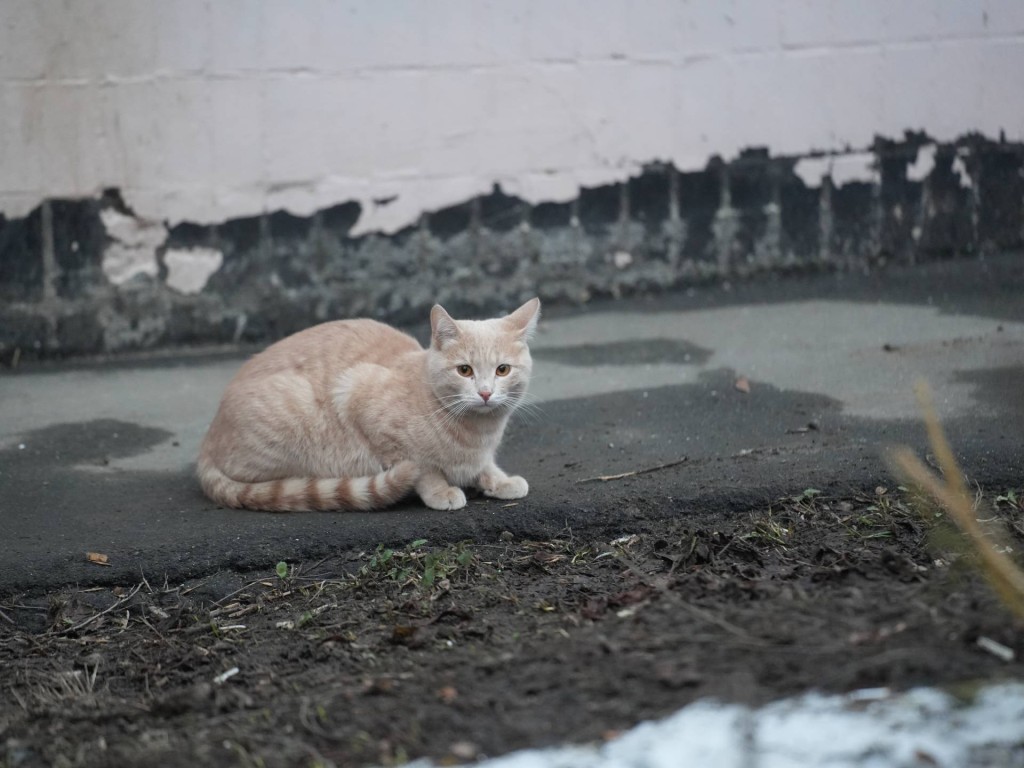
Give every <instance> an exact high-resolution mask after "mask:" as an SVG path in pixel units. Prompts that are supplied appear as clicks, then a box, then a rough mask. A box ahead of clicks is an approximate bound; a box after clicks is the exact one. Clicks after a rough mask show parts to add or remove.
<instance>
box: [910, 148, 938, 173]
mask: <svg viewBox="0 0 1024 768" xmlns="http://www.w3.org/2000/svg"><path fill="white" fill-rule="evenodd" d="M936 150H937V147H936V146H935V145H934V144H925V145H923V146H921V147H919V148H918V150H917V159H916V160H915V161H914V163H913V164H912V165H910V166H908V167H907V180H908V181H924V180H925V179H927V178H928V176H929V175H930V174H931V172H932V171H933V170H934V168H935V152H936Z"/></svg>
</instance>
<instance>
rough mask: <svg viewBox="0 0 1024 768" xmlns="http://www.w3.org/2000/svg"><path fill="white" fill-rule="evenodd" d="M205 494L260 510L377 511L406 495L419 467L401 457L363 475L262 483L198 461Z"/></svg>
mask: <svg viewBox="0 0 1024 768" xmlns="http://www.w3.org/2000/svg"><path fill="white" fill-rule="evenodd" d="M197 474H198V475H199V484H200V485H201V486H202V487H203V492H204V493H205V494H206V495H207V496H208V497H210V499H212V500H213V501H215V502H217V503H218V504H223V505H224V506H225V507H232V508H234V509H255V510H261V511H264V512H327V511H330V510H353V511H356V510H371V509H381V508H383V507H386V506H388V505H390V504H394V503H395V502H396V501H398V500H399V499H401V498H402V497H403V496H405V495H407V494H408V493H409V492H410V491H411V490H412V489H413V486H414V485H415V484H416V481H417V480H418V479H419V474H420V472H419V468H418V467H417V466H416V464H414V463H413V462H411V461H400V462H398V463H397V464H395V466H393V467H391V468H390V469H386V470H384V471H383V472H378V473H377V474H376V475H367V476H366V477H336V478H314V477H309V478H306V477H289V478H285V479H281V480H269V481H267V482H262V483H243V482H239V481H237V480H233V479H231V478H230V477H228V476H227V475H225V474H224V473H223V472H221V471H220V469H218V468H217V467H216V466H215V465H214V464H213V463H212V462H210V461H208V460H204V459H200V461H199V467H198V473H197Z"/></svg>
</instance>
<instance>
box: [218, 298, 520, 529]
mask: <svg viewBox="0 0 1024 768" xmlns="http://www.w3.org/2000/svg"><path fill="white" fill-rule="evenodd" d="M539 317H540V300H539V299H531V300H530V301H528V302H526V303H525V304H524V305H523V306H521V307H520V308H519V309H517V310H516V311H515V312H513V313H512V314H511V315H508V316H507V317H504V318H501V319H496V320H460V321H456V320H453V319H452V318H451V317H450V316H449V314H448V313H447V312H445V311H444V309H443V308H442V307H441V306H440V305H437V306H435V307H434V308H433V309H432V310H431V312H430V326H431V341H430V347H429V348H428V349H423V348H422V347H420V345H419V344H418V343H417V342H416V340H415V339H413V338H412V337H411V336H408V335H406V334H404V333H401V332H400V331H396V330H395V329H394V328H391V327H389V326H387V325H384V324H383V323H378V322H376V321H374V320H339V321H336V322H331V323H324V324H322V325H318V326H315V327H313V328H309V329H307V330H305V331H301V332H299V333H296V334H295V335H293V336H290V337H288V338H286V339H284V340H282V341H279V342H277V343H276V344H274V345H272V346H270V347H268V348H267V349H266V350H264V351H263V352H261V353H260V354H258V355H256V356H255V357H253V358H252V359H251V360H250V361H249V362H247V363H246V364H245V365H244V366H242V368H241V370H240V371H239V372H238V373H237V374H236V375H235V378H234V379H233V380H232V381H231V383H230V384H229V385H228V388H227V391H226V392H225V393H224V397H223V399H222V400H221V403H220V408H219V409H218V411H217V415H216V416H215V417H214V419H213V423H212V424H211V425H210V429H209V432H207V434H206V439H205V440H204V441H203V446H202V448H201V450H200V454H199V466H198V474H199V482H200V483H201V485H202V487H203V490H204V491H205V492H206V495H207V496H209V497H210V498H211V499H212V500H213V501H216V502H217V503H218V504H223V505H225V506H228V507H244V508H246V509H262V510H269V511H292V510H330V509H379V508H381V507H385V506H387V505H389V504H392V503H394V502H396V501H398V500H399V499H400V498H402V497H403V496H405V495H406V494H408V493H409V492H410V491H411V490H413V489H414V488H415V490H416V492H417V493H418V494H419V496H420V498H422V499H423V501H424V503H425V504H426V505H427V506H428V507H431V508H432V509H460V508H461V507H464V506H465V505H466V495H465V494H464V493H463V491H462V489H461V488H460V487H459V486H475V487H477V488H479V489H481V490H482V491H483V492H484V493H485V494H486V495H488V496H494V497H497V498H499V499H518V498H520V497H522V496H525V495H526V493H527V491H528V490H529V486H528V485H527V483H526V480H524V479H523V478H521V477H509V476H508V475H506V474H505V473H504V472H502V471H501V470H500V469H499V468H498V466H497V464H495V463H494V456H495V452H496V451H497V449H498V444H499V443H500V442H501V436H502V434H503V433H504V431H505V425H506V424H507V423H508V418H509V416H510V415H511V413H512V411H513V410H515V408H516V407H517V406H519V405H520V404H521V403H522V402H523V398H524V397H525V395H526V388H527V384H528V383H529V380H530V369H531V365H532V363H531V360H530V350H529V348H528V347H527V342H528V341H529V339H530V337H531V336H532V335H533V332H534V330H535V329H536V327H537V320H538V318H539Z"/></svg>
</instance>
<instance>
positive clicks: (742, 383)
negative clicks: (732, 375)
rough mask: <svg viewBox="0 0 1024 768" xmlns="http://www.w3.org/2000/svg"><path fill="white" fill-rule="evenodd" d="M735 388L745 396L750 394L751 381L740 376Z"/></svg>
mask: <svg viewBox="0 0 1024 768" xmlns="http://www.w3.org/2000/svg"><path fill="white" fill-rule="evenodd" d="M733 386H735V387H736V389H738V390H739V391H740V392H742V393H743V394H745V395H749V394H750V379H748V378H747V377H746V376H740V377H739V378H738V379H736V383H735V384H734V385H733Z"/></svg>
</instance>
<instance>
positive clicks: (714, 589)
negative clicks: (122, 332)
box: [0, 488, 1024, 768]
mask: <svg viewBox="0 0 1024 768" xmlns="http://www.w3.org/2000/svg"><path fill="white" fill-rule="evenodd" d="M992 490H993V493H991V494H988V495H986V496H985V497H984V498H981V499H980V501H979V510H978V516H979V517H980V518H983V519H992V520H995V521H997V523H998V524H999V525H1000V526H1001V527H1002V528H1003V529H1005V530H1004V538H1003V539H1002V542H1003V544H1002V546H1009V547H1010V548H1011V549H1012V550H1015V551H1017V552H1019V551H1020V550H1021V549H1022V548H1024V506H1022V504H1021V502H1020V497H1019V496H1014V495H1013V494H1007V493H1005V492H1004V491H1001V490H998V489H992ZM993 524H996V523H993ZM631 525H632V526H633V527H632V528H630V529H629V530H591V531H568V530H567V531H565V532H564V533H563V535H561V536H559V537H557V538H555V539H553V540H549V541H523V540H515V539H514V538H513V537H512V536H511V534H507V535H503V536H502V537H501V539H499V540H497V541H490V542H472V543H470V542H464V543H461V544H457V545H452V546H444V547H435V546H433V545H432V544H431V543H430V542H421V541H416V542H409V543H407V544H405V545H404V546H402V547H400V548H394V549H385V548H383V547H380V548H378V549H377V550H376V551H371V552H346V553H340V554H338V555H337V556H335V557H332V558H331V559H329V560H324V561H320V562H316V563H301V564H284V563H282V564H280V565H278V567H277V568H275V567H274V564H273V563H271V564H268V568H267V569H266V570H265V571H264V572H261V573H255V574H231V573H225V574H218V575H217V576H214V577H211V578H209V579H206V580H203V581H199V582H195V583H190V584H186V585H168V584H163V583H158V582H156V581H154V580H153V579H152V577H151V576H150V578H149V580H144V581H142V582H140V583H138V584H131V585H124V586H123V587H120V588H117V589H114V590H111V589H107V588H97V589H93V590H76V591H66V592H62V593H60V594H49V595H17V596H9V597H8V598H6V599H4V600H2V601H0V690H2V696H0V745H2V746H3V751H0V761H2V765H4V766H6V767H7V768H13V766H23V767H25V768H28V767H29V766H37V765H55V766H79V765H82V766H103V765H111V766H133V765H137V766H153V765H160V766H223V765H240V766H284V765H289V766H290V765H300V766H315V765H316V766H329V765H334V766H363V765H374V764H383V765H391V764H400V763H402V762H404V761H407V760H410V759H414V758H417V757H421V756H427V757H431V758H433V759H435V760H437V761H439V762H441V763H442V764H457V763H462V762H466V761H472V760H474V759H478V758H480V757H483V756H494V755H498V754H501V753H505V752H508V751H510V750H514V749H518V748H523V747H534V746H543V745H551V744H556V743H562V742H566V741H569V742H591V741H596V740H602V739H608V738H611V737H613V736H614V735H615V734H616V733H617V732H620V731H622V730H624V729H627V728H629V727H631V726H633V725H635V724H636V723H637V722H639V721H641V720H645V719H650V718H658V717H661V716H664V715H667V714H669V713H671V712H673V711H675V710H677V709H678V708H680V707H681V706H683V705H685V704H687V703H688V702H691V701H693V700H695V699H698V698H705V697H717V698H720V699H724V700H730V701H738V702H748V703H759V702H764V701H768V700H771V699H774V698H778V697H781V696H786V695H789V694H795V693H799V692H803V691H806V690H808V689H819V690H824V691H845V690H849V689H853V688H859V687H865V686H892V687H895V688H907V687H911V686H915V685H918V684H938V685H953V686H956V690H958V691H962V692H964V694H965V695H969V693H970V690H971V689H972V686H974V685H975V684H976V683H978V682H979V681H987V680H994V679H1004V678H1016V679H1021V678H1024V663H1022V661H1021V659H1022V657H1024V624H1022V623H1021V622H1019V621H1017V622H1015V621H1014V619H1013V618H1012V617H1011V616H1010V615H1009V613H1008V612H1007V611H1006V610H1005V609H1004V608H1003V607H1002V606H1001V605H1000V604H999V602H998V600H997V599H996V598H995V597H994V596H993V593H992V592H991V590H990V589H989V587H988V585H987V584H986V583H985V581H984V579H983V578H982V576H981V575H980V573H979V572H978V571H977V569H976V568H975V567H974V565H973V556H972V555H971V554H970V553H968V552H966V551H964V550H963V549H962V548H961V547H960V545H959V543H958V539H957V538H956V536H955V535H954V534H953V533H952V531H951V530H950V529H949V528H948V527H947V524H946V523H945V522H944V518H943V517H942V516H941V514H938V513H937V512H936V511H935V510H934V509H929V508H923V507H922V506H920V505H916V504H912V503H911V502H910V501H909V500H908V496H907V494H906V493H905V492H903V491H902V490H900V489H891V490H885V489H882V488H879V489H877V490H876V492H875V493H874V494H869V495H867V496H865V497H862V498H844V499H827V498H823V497H822V496H821V495H819V494H817V493H815V492H814V491H813V490H812V489H807V490H806V491H804V492H801V493H798V494H797V495H796V496H794V497H791V498H788V499H783V500H780V501H779V502H778V503H777V504H775V505H772V506H771V507H770V508H763V509H755V510H751V511H744V512H737V513H736V514H734V515H731V516H728V517H723V516H722V515H721V514H715V515H710V514H702V513H701V512H700V510H697V509H694V510H691V511H689V512H688V513H687V514H686V515H685V516H683V517H680V518H678V519H675V520H671V521H658V522H649V523H636V522H632V523H631ZM97 567H100V566H97ZM979 638H988V641H994V642H995V643H996V644H998V645H1001V646H1004V647H1005V648H1007V649H1010V650H1012V651H1013V652H1014V653H1015V654H1016V661H1010V662H1007V661H1004V660H1003V659H1001V658H1000V657H999V656H998V654H997V653H993V652H992V651H986V650H985V649H983V648H982V647H980V646H979V645H978V640H979ZM982 642H983V643H985V642H986V641H982ZM998 645H997V646H995V647H996V650H997V651H998Z"/></svg>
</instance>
